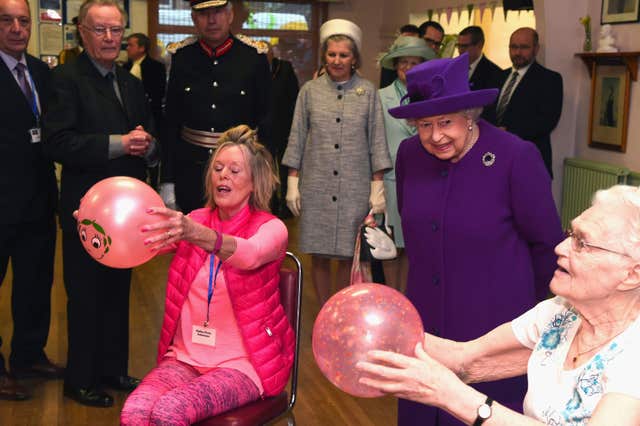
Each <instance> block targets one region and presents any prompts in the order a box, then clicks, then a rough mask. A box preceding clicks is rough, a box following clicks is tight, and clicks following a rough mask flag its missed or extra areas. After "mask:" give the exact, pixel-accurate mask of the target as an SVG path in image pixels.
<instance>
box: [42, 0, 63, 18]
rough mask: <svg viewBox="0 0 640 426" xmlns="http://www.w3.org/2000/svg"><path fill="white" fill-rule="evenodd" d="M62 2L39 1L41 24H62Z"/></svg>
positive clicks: (57, 0) (56, 0)
mask: <svg viewBox="0 0 640 426" xmlns="http://www.w3.org/2000/svg"><path fill="white" fill-rule="evenodd" d="M61 2H62V0H39V1H38V11H39V14H38V16H39V17H40V22H61V21H62V3H61Z"/></svg>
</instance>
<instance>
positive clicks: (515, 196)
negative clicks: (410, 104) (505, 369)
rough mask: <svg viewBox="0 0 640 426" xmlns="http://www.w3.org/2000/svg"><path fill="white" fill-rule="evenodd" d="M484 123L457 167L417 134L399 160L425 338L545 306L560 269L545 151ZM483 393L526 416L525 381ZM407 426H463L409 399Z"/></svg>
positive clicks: (412, 292)
mask: <svg viewBox="0 0 640 426" xmlns="http://www.w3.org/2000/svg"><path fill="white" fill-rule="evenodd" d="M478 126H479V128H480V138H479V139H478V141H477V142H476V144H475V146H474V147H473V148H472V149H471V150H470V151H469V152H468V153H467V154H466V155H465V156H464V157H463V158H462V160H460V161H459V162H458V163H455V164H454V163H451V162H449V161H442V160H438V159H437V158H436V157H434V156H432V155H431V154H429V153H428V152H427V151H426V150H425V149H424V147H423V146H422V145H421V143H420V140H419V138H418V136H417V135H416V136H413V137H411V138H409V139H406V140H405V141H403V142H402V143H401V145H400V149H399V151H398V157H397V162H396V176H397V191H398V208H399V210H400V216H401V218H402V230H403V232H404V235H405V244H406V251H407V255H408V257H409V277H408V282H407V296H408V298H409V300H411V302H412V303H413V304H414V305H415V307H416V308H417V309H418V312H420V315H421V317H422V321H423V323H424V326H425V331H427V332H429V333H432V334H435V335H438V336H441V337H444V338H448V339H453V340H459V341H465V340H471V339H474V338H476V337H479V336H481V335H483V334H485V333H487V332H488V331H490V330H492V329H493V328H495V327H496V326H498V325H500V324H502V323H504V322H508V321H511V320H512V319H514V318H515V317H517V316H518V315H520V314H522V313H523V312H525V311H526V310H528V309H530V308H532V307H533V306H534V305H535V304H536V302H537V301H539V300H542V299H544V298H545V297H546V296H547V294H548V288H549V286H548V285H549V281H550V280H551V277H552V275H553V272H554V270H555V268H556V256H555V254H554V251H553V250H554V247H555V246H556V244H558V243H559V242H560V241H561V240H562V229H561V226H560V219H559V217H558V213H557V211H556V207H555V204H554V202H553V198H552V195H551V180H550V178H549V174H548V173H547V171H546V170H545V166H544V163H543V161H542V158H541V156H540V153H539V151H538V149H537V148H536V146H535V145H534V144H532V143H530V142H525V141H523V140H521V139H519V138H518V137H517V136H514V135H512V134H510V133H507V132H504V131H502V130H500V129H497V128H495V127H493V126H492V125H490V124H488V123H487V122H485V121H482V120H481V121H479V123H478ZM491 154H493V155H494V156H495V157H494V162H493V164H489V163H490V161H487V160H490V158H491V157H492V156H491ZM476 388H477V389H479V390H480V391H481V392H483V393H486V394H488V395H490V396H491V397H492V398H494V399H495V400H496V401H499V402H500V403H502V404H505V405H507V406H509V407H511V408H514V409H516V410H519V411H522V401H523V399H524V393H525V391H526V378H525V377H524V376H523V377H521V378H515V379H509V380H505V381H500V382H494V383H491V384H480V385H478V386H476ZM436 416H438V417H439V422H437V420H436ZM398 424H399V425H400V426H406V425H412V424H416V425H418V424H419V425H437V424H439V425H454V424H455V425H459V424H461V423H459V422H458V421H456V420H455V419H453V418H452V417H450V416H448V415H447V414H446V413H443V412H441V413H439V415H438V414H436V410H435V409H433V408H429V407H425V406H423V405H421V404H416V403H412V402H409V401H404V400H400V405H399V410H398Z"/></svg>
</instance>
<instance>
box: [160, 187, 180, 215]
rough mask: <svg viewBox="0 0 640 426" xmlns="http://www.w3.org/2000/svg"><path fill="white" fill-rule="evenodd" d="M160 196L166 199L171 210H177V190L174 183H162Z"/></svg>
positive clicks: (165, 201) (163, 199)
mask: <svg viewBox="0 0 640 426" xmlns="http://www.w3.org/2000/svg"><path fill="white" fill-rule="evenodd" d="M160 198H162V201H164V205H165V206H167V208H170V209H171V210H177V205H176V191H175V185H174V184H173V183H162V184H160Z"/></svg>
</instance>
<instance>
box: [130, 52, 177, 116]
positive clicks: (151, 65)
mask: <svg viewBox="0 0 640 426" xmlns="http://www.w3.org/2000/svg"><path fill="white" fill-rule="evenodd" d="M132 66H133V62H131V61H129V62H127V63H126V64H124V68H125V69H126V70H127V71H131V67H132ZM140 72H141V74H142V85H143V86H144V91H145V93H146V94H147V96H149V102H151V111H152V112H153V119H154V120H155V122H156V125H157V126H159V125H160V124H161V123H162V122H163V120H162V103H163V100H164V95H165V92H166V88H167V71H166V69H165V67H164V64H162V62H158V61H156V60H155V59H153V58H150V57H149V55H147V56H146V57H145V58H144V59H143V60H142V62H141V63H140Z"/></svg>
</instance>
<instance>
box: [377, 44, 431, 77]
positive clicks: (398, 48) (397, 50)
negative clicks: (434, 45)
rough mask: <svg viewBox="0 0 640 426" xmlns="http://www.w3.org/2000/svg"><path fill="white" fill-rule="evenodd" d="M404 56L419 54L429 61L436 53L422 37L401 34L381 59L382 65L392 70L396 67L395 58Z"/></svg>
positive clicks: (418, 55)
mask: <svg viewBox="0 0 640 426" xmlns="http://www.w3.org/2000/svg"><path fill="white" fill-rule="evenodd" d="M403 56H417V57H419V58H422V59H424V60H425V61H428V60H430V59H434V58H435V57H436V53H435V52H434V51H433V49H431V48H430V47H429V46H427V42H425V41H424V39H422V38H420V37H411V36H400V37H398V38H397V39H396V40H395V41H394V42H393V44H392V45H391V47H390V48H389V51H388V52H387V54H386V55H384V56H383V57H382V58H381V59H380V66H381V67H383V68H388V69H391V70H392V69H394V64H393V60H394V59H395V58H401V57H403Z"/></svg>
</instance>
